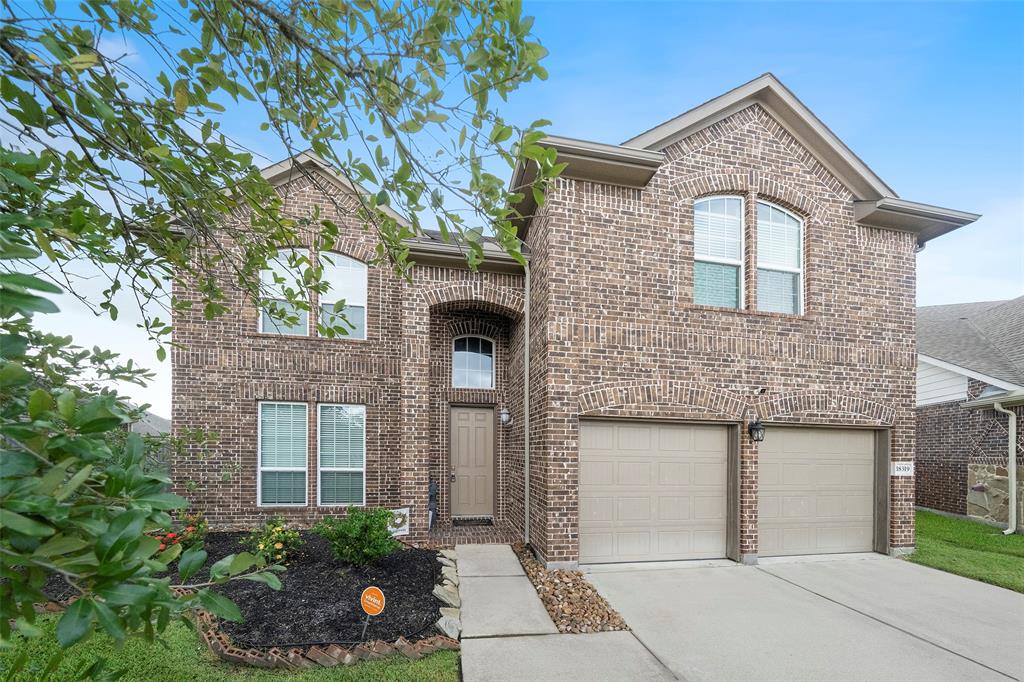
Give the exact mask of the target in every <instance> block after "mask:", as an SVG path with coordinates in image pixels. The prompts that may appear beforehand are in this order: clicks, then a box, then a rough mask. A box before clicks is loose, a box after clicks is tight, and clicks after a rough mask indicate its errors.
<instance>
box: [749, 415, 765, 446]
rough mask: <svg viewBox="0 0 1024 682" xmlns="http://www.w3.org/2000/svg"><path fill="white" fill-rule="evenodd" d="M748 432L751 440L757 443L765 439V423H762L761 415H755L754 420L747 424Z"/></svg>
mask: <svg viewBox="0 0 1024 682" xmlns="http://www.w3.org/2000/svg"><path fill="white" fill-rule="evenodd" d="M747 433H749V434H750V440H752V441H754V442H755V443H760V442H761V441H763V440H764V424H762V423H761V418H760V417H754V420H753V421H752V422H750V423H749V424H747Z"/></svg>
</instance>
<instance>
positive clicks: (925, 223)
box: [853, 197, 981, 244]
mask: <svg viewBox="0 0 1024 682" xmlns="http://www.w3.org/2000/svg"><path fill="white" fill-rule="evenodd" d="M853 213H854V218H855V219H856V221H857V222H858V223H860V224H861V225H865V226H867V227H879V228H882V229H886V230H897V231H900V232H912V233H914V234H916V235H917V243H918V244H924V243H925V242H928V241H930V240H932V239H935V238H936V237H940V236H942V235H944V234H946V233H947V232H952V231H953V230H956V229H958V228H960V227H963V226H964V225H969V224H971V223H973V222H974V221H976V220H977V219H978V218H980V217H981V215H980V214H977V213H968V212H966V211H958V210H955V209H952V208H942V207H941V206H932V205H930V204H922V203H918V202H915V201H907V200H906V199H897V198H895V197H883V198H881V199H876V200H873V201H855V202H853Z"/></svg>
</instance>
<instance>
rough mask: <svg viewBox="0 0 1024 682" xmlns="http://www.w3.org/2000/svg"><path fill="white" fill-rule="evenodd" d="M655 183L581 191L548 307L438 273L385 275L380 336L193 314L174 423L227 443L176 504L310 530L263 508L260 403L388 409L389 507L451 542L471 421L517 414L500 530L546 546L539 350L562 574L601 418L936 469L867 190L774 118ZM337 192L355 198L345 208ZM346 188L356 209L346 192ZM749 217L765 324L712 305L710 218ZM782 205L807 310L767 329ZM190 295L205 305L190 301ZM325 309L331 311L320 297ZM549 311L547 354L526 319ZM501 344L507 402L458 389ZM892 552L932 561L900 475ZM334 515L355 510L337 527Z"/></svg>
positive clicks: (553, 245)
mask: <svg viewBox="0 0 1024 682" xmlns="http://www.w3.org/2000/svg"><path fill="white" fill-rule="evenodd" d="M665 152H666V155H667V161H666V163H665V164H664V165H663V166H662V167H661V168H660V169H659V170H658V172H657V173H656V175H655V176H654V178H653V179H652V181H651V182H650V184H649V185H648V186H647V187H646V188H644V189H642V190H638V189H628V188H622V187H613V186H608V185H600V184H594V183H590V182H584V181H579V180H573V179H569V178H564V179H560V180H559V181H557V182H556V183H555V184H554V186H553V187H552V189H551V191H550V192H549V195H548V198H547V201H546V203H545V208H544V209H543V211H542V213H541V215H539V216H538V217H536V218H535V219H534V220H533V222H532V225H531V227H530V231H529V234H528V237H527V242H528V245H529V248H530V253H531V265H530V270H531V278H530V285H531V299H530V300H531V304H530V308H529V310H528V311H527V310H526V306H525V292H524V278H523V276H522V275H520V274H508V273H501V272H493V271H485V272H480V273H470V272H469V271H467V270H465V269H461V268H455V267H440V266H434V265H424V266H417V267H416V268H415V269H414V273H413V282H412V283H409V282H404V281H401V280H399V279H397V278H396V277H394V276H393V275H392V274H391V273H390V271H388V270H387V269H386V268H377V267H374V268H371V269H370V278H369V310H368V328H369V338H368V339H367V340H366V341H349V340H333V339H319V338H315V337H314V338H295V337H277V336H268V335H262V334H258V333H257V332H256V329H257V327H256V325H257V315H256V313H257V311H256V310H255V309H254V308H253V307H252V306H251V305H250V304H248V303H247V302H246V301H244V300H242V297H241V295H235V297H234V298H232V299H231V300H229V301H228V302H227V304H228V306H229V307H230V309H231V311H232V312H231V313H230V314H229V315H226V316H224V317H221V318H218V319H216V320H214V321H212V322H207V321H205V320H204V319H203V318H202V315H201V311H198V310H197V311H194V312H188V313H181V314H178V315H176V316H175V320H174V324H175V341H176V342H177V343H178V344H181V346H182V347H181V348H179V349H176V350H175V351H174V353H173V362H174V375H173V383H174V388H173V391H174V408H173V428H174V431H175V432H176V433H181V432H183V431H184V430H185V429H190V428H204V429H210V430H213V431H216V432H218V433H219V434H220V442H219V444H217V445H216V446H214V447H211V448H208V449H206V450H205V451H204V450H201V449H200V448H191V449H189V450H187V451H186V452H184V453H183V454H182V455H181V456H178V457H177V458H176V459H175V462H174V464H173V476H174V478H175V481H176V489H177V490H178V491H179V492H181V493H183V494H185V495H186V496H188V497H190V498H191V499H192V500H193V502H194V503H195V506H197V507H198V508H200V509H203V510H204V511H206V512H207V513H208V515H209V516H210V520H211V523H212V524H213V525H214V526H215V527H222V528H223V527H247V526H251V525H254V524H255V523H256V522H257V521H259V520H260V519H261V518H263V517H265V516H267V515H268V514H269V513H275V512H278V511H281V512H284V513H286V515H287V516H288V517H289V518H291V519H293V520H295V521H296V522H300V523H303V524H308V523H311V522H313V521H314V520H315V519H316V518H318V517H319V516H320V515H321V514H322V510H320V509H317V508H316V506H315V503H314V501H315V499H316V497H315V492H316V491H315V490H314V489H313V487H314V481H315V476H314V475H311V476H310V491H309V499H310V501H311V504H309V505H307V506H305V507H301V508H292V509H287V510H284V509H280V508H273V509H261V508H258V507H257V506H256V401H258V400H261V399H275V400H296V401H303V402H307V403H308V404H309V405H310V415H311V424H310V432H309V442H310V472H311V474H312V473H313V472H315V447H316V445H315V444H316V433H315V426H316V425H315V411H314V408H315V403H316V402H317V401H329V402H353V403H363V404H365V405H366V406H367V503H368V504H370V505H382V506H389V507H398V506H411V507H412V517H411V524H412V536H413V538H417V537H422V536H423V535H424V534H425V531H426V528H427V514H426V509H427V497H428V484H429V481H430V479H431V478H434V479H435V480H438V481H442V485H441V486H440V488H441V500H440V516H441V520H442V521H444V520H446V519H447V518H448V516H449V509H448V504H449V502H448V499H447V497H448V496H447V485H445V484H444V483H443V482H444V481H445V479H446V476H447V472H448V448H449V444H448V433H447V432H448V411H449V408H450V406H451V405H453V404H459V405H466V404H483V405H493V406H495V407H496V408H498V409H500V407H502V406H505V407H508V409H509V411H510V413H511V415H512V417H513V421H512V423H511V424H510V425H508V426H502V425H500V424H496V426H495V429H496V433H497V434H498V438H497V440H498V445H497V452H496V458H497V460H496V476H497V477H498V494H497V497H496V508H495V514H496V517H497V521H499V522H500V523H503V524H507V525H508V526H510V527H511V528H513V529H515V530H516V531H517V532H521V531H522V530H523V526H524V523H525V519H524V516H525V514H524V509H523V501H524V499H523V498H524V490H523V484H522V469H523V464H524V457H523V425H524V421H525V420H524V418H523V417H524V415H523V407H524V406H523V402H524V401H523V358H522V356H523V353H522V350H523V344H524V343H526V342H528V343H529V344H530V363H531V364H530V425H531V427H530V428H531V431H530V433H531V439H530V440H531V447H530V449H531V467H530V482H531V483H530V485H531V499H530V508H531V519H532V523H531V527H530V539H531V541H532V543H533V545H534V547H535V549H536V550H537V552H538V553H539V554H540V555H541V558H542V559H544V560H546V561H548V562H573V561H575V560H576V559H577V557H578V523H579V510H578V500H577V489H578V455H577V445H578V440H579V425H580V420H581V418H584V419H585V418H587V417H593V416H605V417H607V416H617V417H627V416H628V417H645V418H660V419H677V420H698V421H712V422H719V423H724V424H734V425H742V424H744V423H745V422H746V421H747V420H749V419H750V418H752V417H754V416H760V417H761V418H762V419H763V420H765V421H766V422H767V423H768V428H769V429H770V428H771V424H772V423H797V424H811V425H830V426H853V427H863V428H869V429H876V430H882V431H884V432H885V433H886V434H887V435H888V438H889V442H890V452H891V458H892V459H893V460H896V461H899V460H903V461H908V460H912V459H913V456H914V435H915V434H914V414H913V400H914V381H915V377H914V368H915V348H914V320H915V317H914V313H915V309H914V281H915V262H914V247H915V241H914V237H913V235H910V234H906V233H899V232H891V231H885V230H877V229H872V228H865V227H861V226H858V225H856V224H855V222H854V218H853V205H852V198H853V197H852V195H851V193H850V192H849V190H847V189H846V188H845V187H844V186H843V185H842V184H840V183H839V181H838V180H836V178H834V177H833V176H832V175H831V174H830V173H829V172H828V171H827V170H826V169H825V168H824V167H823V166H821V165H820V164H819V163H818V162H817V161H815V159H814V158H813V157H812V156H811V154H810V153H809V152H808V151H807V150H806V149H804V148H803V147H802V146H801V145H800V144H799V143H798V142H797V141H796V140H795V139H793V138H792V137H791V136H789V135H788V133H786V131H785V130H784V129H783V128H782V126H780V125H779V124H778V123H777V122H776V121H774V120H773V119H772V118H771V116H770V115H769V114H768V113H767V112H766V111H765V110H763V109H762V108H760V107H759V106H757V105H753V106H751V107H749V108H747V109H744V110H742V111H740V112H737V113H735V114H733V115H732V116H730V117H729V118H727V119H725V120H723V121H721V122H719V123H717V124H715V125H713V126H711V127H709V128H707V129H705V130H702V131H700V132H698V133H696V134H694V135H693V136H691V137H689V138H686V139H683V140H681V141H678V142H676V143H675V144H673V145H672V146H671V147H669V148H668V149H666V150H665ZM281 191H282V193H283V194H284V195H285V196H286V197H287V202H288V207H289V210H290V211H292V212H293V213H295V214H296V215H308V214H309V212H310V211H311V210H312V208H313V206H314V205H318V204H319V205H321V206H322V210H323V214H324V216H325V217H328V218H331V219H333V220H335V221H336V222H338V223H339V224H341V225H344V226H345V227H346V228H347V230H346V236H345V237H344V238H343V239H342V240H341V242H342V243H341V244H339V245H338V249H337V250H339V251H341V252H342V253H345V254H347V255H350V256H353V257H356V258H359V259H361V260H368V259H369V258H370V254H371V247H372V244H373V237H372V235H370V234H367V233H365V232H364V231H363V230H362V228H361V227H360V226H359V225H358V224H356V222H355V221H354V220H352V219H351V217H349V216H348V215H346V214H345V212H344V211H336V210H334V209H333V208H332V207H331V206H329V205H325V204H324V202H323V195H322V194H321V193H320V190H319V189H318V188H317V187H314V186H312V185H311V184H310V183H309V182H308V181H306V180H304V179H300V180H297V181H295V182H293V183H291V184H289V185H288V186H286V187H283V188H282V190H281ZM329 191H331V192H334V191H335V190H334V189H331V190H329ZM336 191H338V192H341V191H342V190H340V189H337V190H336ZM712 194H738V195H741V196H743V197H745V199H746V207H747V216H746V231H747V239H746V245H747V248H746V254H745V258H746V267H745V294H744V295H745V308H746V309H745V310H742V311H737V310H729V309H721V308H711V307H704V306H696V305H694V304H693V302H692V300H693V202H694V200H695V199H698V198H701V197H704V196H708V195H712ZM758 199H764V200H767V201H770V202H773V203H776V204H779V205H781V206H783V207H785V208H787V209H789V210H791V211H793V212H794V213H796V214H797V215H799V216H800V217H802V218H803V219H804V221H805V233H804V253H805V268H804V283H803V290H804V294H805V311H804V313H803V314H801V315H783V314H773V313H761V312H755V311H754V310H753V309H754V307H755V302H756V297H757V278H756V221H755V207H756V201H757V200H758ZM175 293H176V295H178V296H182V297H186V298H188V297H193V298H194V296H193V295H192V294H191V293H190V292H189V291H187V290H176V292H175ZM314 303H315V301H314ZM526 315H529V320H530V335H529V339H526V338H525V329H524V321H525V316H526ZM460 333H482V334H484V335H486V336H490V337H492V338H494V339H495V341H496V342H497V363H498V364H497V385H496V387H495V389H494V390H491V391H459V390H453V389H451V388H450V376H451V366H450V362H451V360H450V349H451V339H452V338H453V336H455V335H457V334H460ZM739 430H740V432H741V438H740V443H739V451H740V479H741V480H740V489H739V507H740V509H739V511H740V527H739V549H740V552H741V553H743V554H748V555H751V554H756V552H757V474H758V469H757V466H758V464H757V446H756V444H755V443H753V442H751V441H750V439H749V437H748V436H747V434H746V429H745V428H740V429H739ZM890 507H891V513H890V521H891V522H890V528H889V542H890V545H891V546H893V547H896V548H900V547H910V546H912V545H913V542H914V534H913V507H914V482H913V480H912V479H909V478H895V479H891V498H890ZM330 513H337V510H336V509H331V510H330Z"/></svg>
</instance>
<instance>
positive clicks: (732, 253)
mask: <svg viewBox="0 0 1024 682" xmlns="http://www.w3.org/2000/svg"><path fill="white" fill-rule="evenodd" d="M693 260H694V262H693V302H694V303H696V304H697V305H713V306H720V307H723V308H741V307H743V199H742V198H741V197H708V198H707V199H702V200H700V201H696V202H694V204H693Z"/></svg>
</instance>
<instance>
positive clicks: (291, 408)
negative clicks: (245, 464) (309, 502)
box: [256, 402, 309, 506]
mask: <svg viewBox="0 0 1024 682" xmlns="http://www.w3.org/2000/svg"><path fill="white" fill-rule="evenodd" d="M307 415H308V412H307V406H306V404H305V403H285V402H261V403H259V419H258V426H257V429H258V440H259V446H258V447H259V456H258V462H257V466H258V470H259V473H258V477H259V481H258V484H257V490H256V497H257V500H256V502H257V504H259V505H260V506H305V504H306V469H307V463H308V461H309V460H308V458H309V448H308V435H309V434H308V431H309V419H308V416H307Z"/></svg>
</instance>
